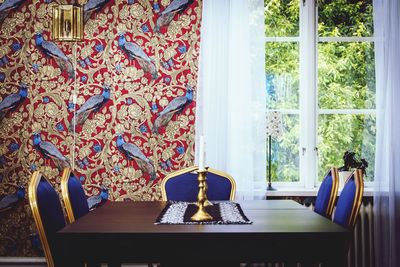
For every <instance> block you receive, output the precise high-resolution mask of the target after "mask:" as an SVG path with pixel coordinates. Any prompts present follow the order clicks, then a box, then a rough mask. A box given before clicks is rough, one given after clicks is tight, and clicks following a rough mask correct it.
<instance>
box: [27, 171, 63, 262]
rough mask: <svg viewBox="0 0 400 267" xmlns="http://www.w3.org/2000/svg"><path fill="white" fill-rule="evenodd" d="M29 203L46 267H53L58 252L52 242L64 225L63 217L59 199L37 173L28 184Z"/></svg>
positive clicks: (51, 187) (46, 181)
mask: <svg viewBox="0 0 400 267" xmlns="http://www.w3.org/2000/svg"><path fill="white" fill-rule="evenodd" d="M28 190H29V203H30V206H31V209H32V214H33V218H34V220H35V224H36V227H37V230H38V233H39V238H40V241H41V242H42V247H43V250H44V255H45V257H46V261H47V265H48V266H49V267H54V266H56V265H57V264H56V263H55V259H57V258H58V257H57V256H56V255H57V253H59V250H58V249H57V247H56V243H55V242H54V236H55V233H56V232H57V231H59V230H60V229H62V228H63V227H64V226H65V225H66V222H65V217H64V212H63V208H62V206H61V203H60V199H59V197H58V194H57V192H56V190H55V189H54V188H53V186H52V185H51V184H50V182H49V181H48V180H47V179H46V178H45V177H44V176H43V175H42V174H41V173H40V172H39V171H35V172H34V173H33V174H32V178H31V181H30V183H29V189H28Z"/></svg>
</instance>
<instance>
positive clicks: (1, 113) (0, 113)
mask: <svg viewBox="0 0 400 267" xmlns="http://www.w3.org/2000/svg"><path fill="white" fill-rule="evenodd" d="M27 97H28V87H27V86H26V84H25V83H21V84H20V85H19V91H18V93H16V94H11V95H9V96H7V97H5V98H4V99H3V101H1V102H0V122H1V121H2V120H3V118H4V117H5V116H6V115H7V113H8V112H11V111H14V110H16V109H17V108H18V107H19V106H20V105H21V104H22V102H24V100H25V99H26V98H27Z"/></svg>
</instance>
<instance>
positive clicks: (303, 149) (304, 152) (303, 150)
mask: <svg viewBox="0 0 400 267" xmlns="http://www.w3.org/2000/svg"><path fill="white" fill-rule="evenodd" d="M304 154H306V148H305V147H302V148H301V155H302V156H304Z"/></svg>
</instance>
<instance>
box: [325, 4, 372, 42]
mask: <svg viewBox="0 0 400 267" xmlns="http://www.w3.org/2000/svg"><path fill="white" fill-rule="evenodd" d="M372 17H373V15H372V0H319V1H318V35H319V36H324V37H327V36H360V37H361V36H362V37H370V36H373V22H372Z"/></svg>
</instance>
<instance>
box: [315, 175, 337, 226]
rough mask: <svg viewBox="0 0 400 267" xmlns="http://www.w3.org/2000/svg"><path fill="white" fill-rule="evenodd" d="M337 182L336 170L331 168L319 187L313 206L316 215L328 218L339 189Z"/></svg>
mask: <svg viewBox="0 0 400 267" xmlns="http://www.w3.org/2000/svg"><path fill="white" fill-rule="evenodd" d="M338 181H339V180H338V172H337V169H336V168H332V169H331V170H329V172H328V173H327V174H326V176H325V178H324V180H323V181H322V183H321V186H320V187H319V190H318V194H317V198H316V200H315V206H314V211H315V212H316V213H318V214H320V215H322V216H325V217H328V218H330V216H331V215H332V211H333V206H334V204H335V200H336V195H337V191H338V187H339V182H338Z"/></svg>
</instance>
